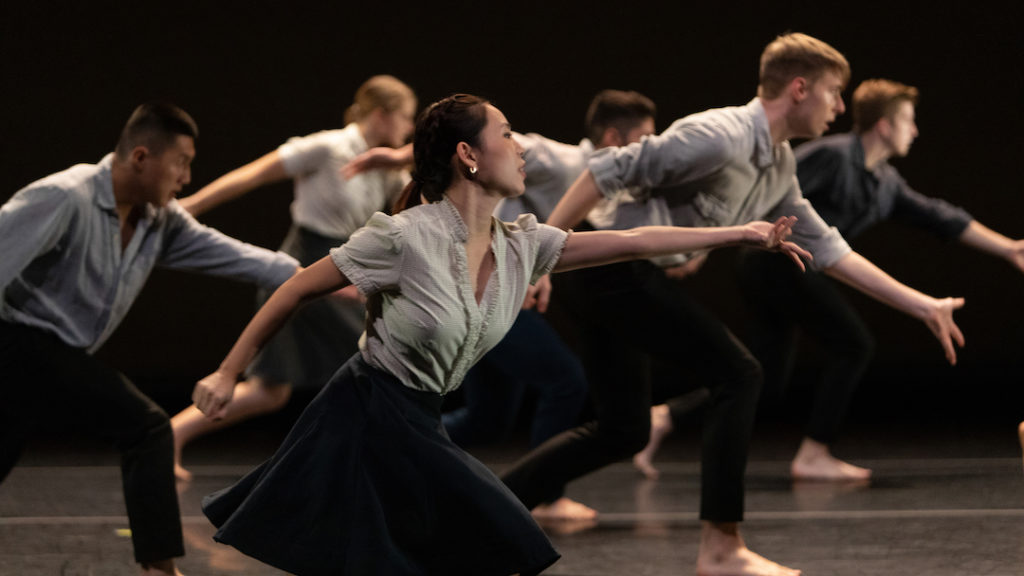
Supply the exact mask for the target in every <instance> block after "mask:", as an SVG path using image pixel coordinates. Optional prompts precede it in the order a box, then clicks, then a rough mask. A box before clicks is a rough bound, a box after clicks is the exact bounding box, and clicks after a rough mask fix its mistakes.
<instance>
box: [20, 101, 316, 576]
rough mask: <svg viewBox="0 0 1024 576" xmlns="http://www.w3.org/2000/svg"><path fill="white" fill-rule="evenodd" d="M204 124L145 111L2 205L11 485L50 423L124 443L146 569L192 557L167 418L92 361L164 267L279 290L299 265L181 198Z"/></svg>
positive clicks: (159, 108)
mask: <svg viewBox="0 0 1024 576" xmlns="http://www.w3.org/2000/svg"><path fill="white" fill-rule="evenodd" d="M197 136H198V129H197V127H196V124H195V122H194V121H193V120H192V118H191V117H190V116H189V115H188V114H187V113H185V112H184V111H183V110H181V109H179V108H177V107H175V106H172V105H169V104H162V103H152V104H145V105H143V106H140V107H139V108H137V109H136V110H135V112H134V113H133V114H132V116H131V118H129V120H128V123H127V124H126V126H125V128H124V130H123V132H122V133H121V137H120V139H119V141H118V144H117V148H116V150H115V152H114V153H113V154H109V155H107V156H106V157H104V158H103V159H102V160H101V161H100V162H99V164H95V165H91V164H79V165H76V166H73V167H71V168H69V169H67V170H64V171H62V172H59V173H56V174H53V175H51V176H48V177H46V178H44V179H42V180H39V181H37V182H34V183H32V184H30V185H28V186H27V187H25V188H23V189H22V190H20V191H18V193H16V194H15V195H14V196H13V197H12V198H11V199H10V200H9V201H8V202H7V203H6V204H4V205H3V207H2V208H0V252H2V253H3V254H4V257H3V259H2V260H0V294H2V299H0V373H2V374H4V382H3V383H2V384H0V480H2V479H3V478H5V477H6V476H7V474H8V473H9V472H10V471H11V469H12V468H13V467H14V465H15V463H16V462H17V459H18V456H19V454H20V452H21V449H22V447H23V446H24V443H25V442H26V440H27V439H28V438H29V437H30V436H31V434H32V433H33V431H34V430H35V429H38V427H40V426H41V425H43V424H45V422H44V420H45V419H46V418H60V419H62V420H64V421H67V422H71V423H72V426H73V427H74V428H76V429H81V430H83V431H85V432H87V433H89V434H91V435H94V436H97V437H99V438H102V439H104V440H107V441H110V442H111V443H113V444H114V445H115V446H117V448H118V450H119V451H120V452H121V455H122V475H123V479H124V494H125V504H126V507H127V511H128V519H129V525H130V527H131V532H132V542H133V545H134V548H135V559H136V561H137V562H139V563H140V565H141V569H142V572H143V574H177V573H178V572H177V570H176V568H175V565H174V558H175V557H177V556H181V555H183V554H184V545H183V542H182V533H181V519H180V514H179V510H178V499H177V494H176V492H175V487H174V474H173V467H172V466H173V438H172V433H171V428H170V423H169V421H168V418H167V415H166V414H165V413H164V412H163V410H161V409H160V407H159V406H157V405H156V404H155V403H154V402H153V401H152V400H150V399H149V398H147V397H146V396H145V395H144V394H142V393H141V392H140V391H139V390H138V389H136V388H135V386H134V385H133V384H132V383H131V382H129V381H128V379H127V378H125V377H124V376H123V375H122V374H120V373H119V372H117V371H116V370H114V369H111V368H109V367H107V366H104V365H102V364H101V363H100V362H98V361H97V360H95V359H94V358H93V357H92V353H93V352H95V351H96V350H97V349H98V348H99V347H100V346H102V345H103V343H104V342H105V341H106V340H107V339H108V338H109V337H110V335H111V334H112V333H113V331H114V330H115V329H116V328H117V326H118V324H120V322H121V320H122V319H123V318H124V316H125V314H126V313H127V312H128V309H129V308H130V307H131V305H132V303H133V302H134V301H135V298H136V297H137V296H138V295H139V292H140V291H141V290H142V287H143V285H144V284H145V282H146V279H147V278H148V277H149V274H150V272H151V271H152V269H153V268H154V267H155V266H164V267H168V268H175V269H184V270H194V271H199V272H204V273H209V274H214V275H217V276H225V277H231V278H236V279H240V280H245V281H249V282H254V283H257V284H260V285H262V286H265V287H268V288H273V287H276V286H278V285H280V284H281V283H283V282H284V281H285V280H286V279H288V278H289V277H290V276H291V275H292V274H293V273H294V272H295V271H296V269H297V267H298V263H297V262H296V261H295V260H294V259H293V258H291V257H290V256H286V255H284V254H280V253H274V252H271V251H268V250H264V249H262V248H257V247H255V246H251V245H248V244H244V243H242V242H239V241H237V240H234V239H232V238H229V237H227V236H225V235H223V234H221V233H220V232H218V231H216V230H213V229H212V228H208V227H206V226H202V225H200V224H198V223H197V222H196V221H195V220H194V219H193V218H192V217H191V216H190V215H188V214H187V213H186V212H185V211H184V210H183V209H182V208H180V207H179V206H178V204H177V202H176V201H175V200H174V196H175V194H176V193H177V192H179V191H180V190H181V189H182V187H183V186H185V185H187V184H188V183H189V180H190V177H191V171H190V170H191V168H190V166H191V162H192V159H193V158H194V156H195V139H196V137H197Z"/></svg>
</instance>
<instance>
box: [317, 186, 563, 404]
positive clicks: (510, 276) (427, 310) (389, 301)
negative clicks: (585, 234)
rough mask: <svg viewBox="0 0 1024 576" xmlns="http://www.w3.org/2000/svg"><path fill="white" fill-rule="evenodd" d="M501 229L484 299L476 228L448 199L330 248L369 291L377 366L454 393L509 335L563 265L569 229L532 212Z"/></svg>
mask: <svg viewBox="0 0 1024 576" xmlns="http://www.w3.org/2000/svg"><path fill="white" fill-rule="evenodd" d="M492 226H493V234H492V240H491V250H492V251H493V253H494V257H495V269H494V271H493V272H492V273H491V277H490V278H489V279H488V281H487V286H486V288H485V289H484V292H483V297H482V299H481V301H480V303H479V304H478V303H477V301H476V297H475V295H474V294H473V284H472V281H471V279H470V275H469V265H468V262H467V259H466V246H465V244H466V241H467V240H468V230H467V228H466V224H465V223H464V222H463V220H462V218H461V216H460V215H459V212H458V210H457V209H456V208H455V206H454V205H453V204H452V203H451V202H450V201H449V200H448V199H447V198H445V199H444V200H442V201H440V202H436V203H433V204H425V205H420V206H416V207H414V208H410V209H408V210H405V211H403V212H401V213H400V214H398V215H396V216H387V215H385V214H382V213H377V214H374V215H373V217H371V218H370V221H369V222H367V224H366V226H365V227H363V228H362V229H360V230H359V231H357V232H356V233H355V234H353V235H352V237H351V238H350V239H349V241H348V242H347V243H345V244H344V245H343V246H340V247H338V248H334V249H333V250H331V258H332V259H333V261H334V263H335V265H337V267H338V269H339V270H340V271H341V273H342V274H344V275H345V276H346V277H347V278H348V279H349V280H350V281H351V282H352V283H353V284H355V285H356V287H357V288H359V290H360V291H362V292H363V293H364V294H366V295H367V296H368V297H369V302H368V304H367V320H366V331H365V332H364V333H363V336H362V337H361V338H360V340H359V348H360V351H361V352H362V355H363V358H364V359H366V361H367V362H368V363H369V364H370V365H372V366H374V367H376V368H379V369H381V370H384V371H387V372H389V373H391V374H393V375H395V376H396V377H397V378H398V379H399V380H401V382H402V383H403V384H405V385H406V386H409V387H410V388H414V389H417V390H425V391H432V392H437V393H439V394H445V393H447V392H450V391H451V390H454V389H456V388H458V386H459V384H461V382H462V378H463V376H465V374H466V372H467V371H468V370H469V368H470V367H471V366H472V365H473V364H475V363H476V362H477V361H478V360H479V359H480V358H481V357H482V356H483V355H484V354H485V353H486V352H487V351H488V350H489V349H491V348H493V347H494V346H495V345H496V344H497V343H498V342H499V341H500V340H501V338H502V337H503V336H504V335H505V333H506V332H508V330H509V328H510V327H511V326H512V322H513V321H514V320H515V318H516V315H517V314H518V313H519V308H520V307H521V305H522V303H523V299H524V298H525V297H526V289H527V285H528V284H531V283H533V282H535V281H536V280H537V279H538V278H540V277H541V276H543V275H544V274H547V273H549V272H550V271H551V269H552V268H554V266H555V264H556V263H557V262H558V259H559V258H560V257H561V254H562V249H563V247H564V246H565V241H566V238H567V237H568V234H567V233H566V232H564V231H562V230H559V229H557V228H554V227H551V226H547V225H544V224H538V223H537V219H536V217H535V216H533V215H532V214H524V215H522V216H520V217H519V218H518V219H517V220H516V221H515V222H514V223H508V222H501V221H499V220H497V219H494V220H493V224H492Z"/></svg>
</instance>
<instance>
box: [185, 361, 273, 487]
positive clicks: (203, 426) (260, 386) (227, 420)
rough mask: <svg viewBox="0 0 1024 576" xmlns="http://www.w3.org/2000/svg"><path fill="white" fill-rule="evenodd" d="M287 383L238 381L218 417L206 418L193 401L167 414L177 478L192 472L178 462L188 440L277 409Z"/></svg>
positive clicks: (251, 379)
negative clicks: (269, 383) (270, 384)
mask: <svg viewBox="0 0 1024 576" xmlns="http://www.w3.org/2000/svg"><path fill="white" fill-rule="evenodd" d="M291 394H292V387H291V385H290V384H279V385H276V386H268V385H266V384H264V383H263V381H262V380H260V379H258V378H250V379H249V380H246V381H244V382H239V383H238V386H237V387H236V388H235V395H234V398H233V399H232V401H231V403H229V404H228V411H227V414H226V415H225V416H224V418H222V419H220V420H210V419H209V418H207V417H206V416H204V415H203V413H202V412H200V411H199V409H198V408H196V407H195V405H192V406H189V407H188V408H185V409H184V410H182V411H181V412H178V413H177V414H176V415H175V416H174V418H171V427H172V428H173V429H174V475H175V477H177V478H178V479H179V480H184V481H189V480H191V479H192V473H191V472H189V471H188V470H186V469H185V468H183V467H182V466H181V451H182V449H183V448H184V447H185V444H188V443H189V442H191V441H192V440H195V439H196V438H198V437H200V436H203V435H205V434H209V433H210V432H213V431H215V430H220V429H222V428H227V427H228V426H231V425H233V424H237V423H238V422H241V421H243V420H247V419H249V418H252V417H253V416H258V415H260V414H268V413H271V412H277V411H278V410H280V409H281V408H284V405H285V404H287V403H288V399H289V398H290V397H291Z"/></svg>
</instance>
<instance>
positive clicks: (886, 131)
mask: <svg viewBox="0 0 1024 576" xmlns="http://www.w3.org/2000/svg"><path fill="white" fill-rule="evenodd" d="M892 128H893V126H892V120H891V119H889V117H887V116H883V117H881V118H879V119H878V122H875V125H874V126H872V127H871V129H872V130H874V131H875V132H876V133H877V134H878V135H879V136H881V137H882V138H888V137H890V136H891V135H892Z"/></svg>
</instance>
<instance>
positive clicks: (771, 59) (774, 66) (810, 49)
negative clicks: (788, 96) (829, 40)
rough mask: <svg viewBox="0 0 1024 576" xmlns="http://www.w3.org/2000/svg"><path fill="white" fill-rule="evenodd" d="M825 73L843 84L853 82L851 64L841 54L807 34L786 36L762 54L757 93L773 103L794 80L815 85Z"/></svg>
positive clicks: (794, 33) (775, 41)
mask: <svg viewBox="0 0 1024 576" xmlns="http://www.w3.org/2000/svg"><path fill="white" fill-rule="evenodd" d="M826 71H832V72H835V73H836V74H837V75H838V76H839V77H840V78H842V80H843V84H846V83H847V82H849V80H850V63H849V62H847V61H846V58H845V57H844V56H843V55H842V54H840V53H839V51H838V50H836V49H835V48H833V47H831V46H829V45H828V44H826V43H825V42H822V41H821V40H818V39H817V38H813V37H811V36H808V35H806V34H800V33H799V32H792V33H789V34H783V35H782V36H779V37H777V38H776V39H775V40H773V41H772V42H771V43H770V44H768V46H766V47H765V49H764V52H762V53H761V72H760V83H759V84H758V87H757V93H758V95H759V96H761V97H764V98H768V99H772V98H775V97H777V96H779V95H780V94H782V92H783V90H784V89H785V88H786V86H787V85H788V84H789V83H790V82H791V81H792V80H793V78H797V77H803V78H806V79H808V80H809V81H811V82H814V81H816V80H817V79H818V78H820V77H821V75H822V74H823V73H825V72H826Z"/></svg>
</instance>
